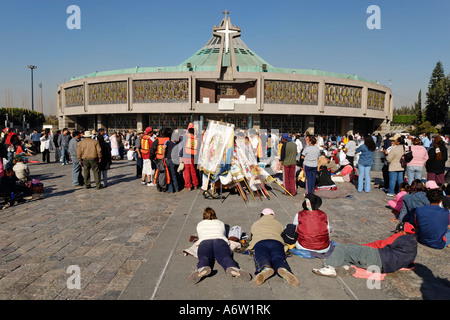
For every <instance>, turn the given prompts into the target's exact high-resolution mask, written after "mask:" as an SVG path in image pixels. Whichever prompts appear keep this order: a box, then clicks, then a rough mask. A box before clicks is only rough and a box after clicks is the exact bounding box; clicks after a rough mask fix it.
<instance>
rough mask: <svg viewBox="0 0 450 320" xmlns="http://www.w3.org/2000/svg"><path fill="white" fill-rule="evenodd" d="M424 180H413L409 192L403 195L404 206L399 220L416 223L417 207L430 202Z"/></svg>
mask: <svg viewBox="0 0 450 320" xmlns="http://www.w3.org/2000/svg"><path fill="white" fill-rule="evenodd" d="M425 192H426V188H425V186H424V184H423V182H422V180H419V179H416V180H413V182H412V183H411V186H410V187H409V190H408V193H407V194H405V195H404V196H403V207H402V209H401V210H400V214H399V216H398V221H399V222H409V223H411V224H412V225H415V217H416V214H415V212H416V208H418V207H422V206H426V205H428V204H430V201H429V200H428V198H427V195H426V193H425Z"/></svg>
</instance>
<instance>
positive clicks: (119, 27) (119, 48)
mask: <svg viewBox="0 0 450 320" xmlns="http://www.w3.org/2000/svg"><path fill="white" fill-rule="evenodd" d="M70 5H77V6H79V7H80V10H81V29H80V30H69V29H68V28H67V27H66V21H67V19H68V18H69V16H70V14H68V13H66V10H67V7H69V6H70ZM370 5H377V6H379V8H380V10H381V29H379V30H369V29H368V28H367V26H366V21H367V19H368V18H369V17H370V15H371V14H368V13H366V10H367V8H368V7H369V6H370ZM225 9H227V10H228V11H229V12H230V17H231V22H232V23H233V24H234V25H237V26H238V27H240V28H241V29H242V39H243V41H244V42H245V43H246V44H247V45H248V46H249V47H250V48H251V49H252V50H253V51H255V52H256V53H257V54H258V55H259V56H261V57H262V58H264V59H265V60H266V61H267V62H268V63H270V64H271V65H273V66H275V67H289V68H298V69H316V70H323V71H329V72H338V73H344V74H358V75H359V76H361V77H362V78H366V79H370V80H375V81H379V82H380V83H381V84H383V85H386V86H390V87H391V89H392V91H393V94H394V105H395V107H400V106H402V105H408V106H409V105H412V104H413V103H414V102H415V101H416V99H417V94H418V92H419V90H420V89H422V103H424V101H425V93H426V91H427V86H428V80H429V77H430V75H431V72H432V70H433V68H434V67H435V65H436V62H437V61H439V60H440V61H441V62H442V63H443V65H444V69H445V73H446V74H449V73H450V22H449V18H448V13H449V12H450V0H429V1H416V0H371V1H366V0H320V1H311V0H310V1H303V0H279V1H273V0H271V1H268V0H238V1H236V0H228V1H218V0H190V1H189V0H184V1H182V0H166V1H153V0H127V1H116V0H108V1H106V0H71V1H66V0H40V1H37V0H33V1H32V0H14V1H12V0H0V48H1V50H0V106H4V105H5V90H6V92H7V94H8V93H9V92H11V94H12V95H13V102H14V105H15V106H17V107H21V106H22V100H23V96H24V95H28V98H29V99H30V97H31V88H30V86H31V84H30V82H31V81H30V70H29V69H27V67H26V66H27V65H29V64H34V65H37V66H38V69H37V70H35V72H34V83H35V99H40V91H39V90H40V89H39V88H38V84H39V83H42V86H43V102H44V112H45V113H49V108H48V105H49V103H50V101H51V100H53V103H54V100H55V93H56V89H57V85H58V84H60V83H63V82H65V81H69V80H70V78H71V77H73V76H79V75H83V74H87V73H90V72H93V71H106V70H115V69H123V68H131V67H136V66H140V67H159V66H174V65H178V64H180V63H181V62H183V61H184V60H185V59H187V58H188V57H189V56H190V55H192V54H193V53H195V52H196V51H197V50H198V49H200V48H201V47H202V46H203V45H204V44H205V43H206V42H207V41H208V40H209V39H210V37H211V35H212V27H213V26H214V25H218V24H219V23H220V21H221V19H222V18H223V14H222V12H223V11H224V10H225ZM35 106H36V103H35Z"/></svg>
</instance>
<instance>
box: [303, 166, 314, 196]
mask: <svg viewBox="0 0 450 320" xmlns="http://www.w3.org/2000/svg"><path fill="white" fill-rule="evenodd" d="M304 170H305V178H306V194H309V193H314V191H315V188H316V175H317V166H316V167H308V166H304Z"/></svg>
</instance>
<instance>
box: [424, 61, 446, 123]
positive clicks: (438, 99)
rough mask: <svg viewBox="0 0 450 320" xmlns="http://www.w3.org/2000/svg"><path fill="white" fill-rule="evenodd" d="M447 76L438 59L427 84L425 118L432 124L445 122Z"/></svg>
mask: <svg viewBox="0 0 450 320" xmlns="http://www.w3.org/2000/svg"><path fill="white" fill-rule="evenodd" d="M449 88H450V83H449V78H448V77H446V76H445V73H444V67H443V66H442V63H441V62H440V61H438V62H437V63H436V67H435V68H434V70H433V73H432V74H431V77H430V81H429V84H428V92H427V101H426V107H425V120H426V121H429V122H430V123H431V124H432V125H433V126H435V125H437V124H441V123H444V124H445V123H446V122H447V119H448V107H449V97H448V96H449V91H448V90H449Z"/></svg>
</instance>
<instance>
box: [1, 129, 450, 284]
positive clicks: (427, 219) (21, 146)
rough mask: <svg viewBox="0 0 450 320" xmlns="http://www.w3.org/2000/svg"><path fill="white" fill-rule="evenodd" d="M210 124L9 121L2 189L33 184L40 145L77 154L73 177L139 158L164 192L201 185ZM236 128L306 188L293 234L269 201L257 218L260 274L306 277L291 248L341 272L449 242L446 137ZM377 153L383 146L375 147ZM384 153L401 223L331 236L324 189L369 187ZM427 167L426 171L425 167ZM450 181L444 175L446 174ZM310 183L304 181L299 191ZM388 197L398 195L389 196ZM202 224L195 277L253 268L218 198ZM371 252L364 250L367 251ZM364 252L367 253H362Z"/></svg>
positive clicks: (151, 182) (262, 277) (276, 168)
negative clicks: (291, 259)
mask: <svg viewBox="0 0 450 320" xmlns="http://www.w3.org/2000/svg"><path fill="white" fill-rule="evenodd" d="M203 134H204V131H203V132H196V129H195V127H194V124H192V123H191V124H189V126H188V127H187V129H186V130H172V129H171V128H163V129H160V130H154V129H153V128H152V127H147V128H145V130H143V131H140V132H138V131H131V130H128V131H123V132H111V133H110V134H108V133H107V132H106V131H105V129H103V128H100V129H99V130H98V131H85V132H79V131H76V130H74V131H69V130H68V128H64V129H63V130H61V131H56V132H55V133H53V132H51V131H48V130H44V131H42V132H40V133H38V132H37V131H34V132H33V133H32V134H31V136H30V139H29V140H27V139H26V137H25V135H23V133H19V134H15V133H13V132H10V131H9V130H8V129H5V130H3V132H2V135H1V138H2V146H3V149H2V155H1V156H2V158H3V159H4V160H3V162H2V163H1V164H0V178H1V180H0V188H1V190H0V193H2V194H9V193H10V192H13V193H14V192H27V191H26V190H28V189H27V188H26V187H25V184H26V183H27V182H29V181H30V180H31V174H30V169H29V167H28V166H27V157H30V156H34V155H37V154H42V162H44V163H49V162H51V160H50V154H51V151H52V150H54V162H60V163H61V165H63V166H64V165H69V164H70V163H72V185H73V186H74V187H84V188H91V173H92V176H93V178H94V181H95V187H96V188H97V189H102V188H104V187H107V186H108V174H107V172H108V171H109V170H110V169H111V167H112V163H113V161H119V160H124V159H126V160H128V161H135V162H136V178H137V179H138V180H139V181H140V182H141V184H142V185H143V186H148V187H155V188H156V189H157V190H158V191H160V192H168V193H174V192H180V191H182V190H188V191H189V190H196V189H199V188H200V187H202V182H201V181H202V172H201V171H199V168H198V166H197V160H198V155H199V151H200V146H201V143H202V137H203ZM236 138H238V139H244V141H245V145H246V146H247V148H248V149H247V150H248V152H251V153H252V156H254V158H255V159H257V162H258V163H259V164H260V165H262V166H263V167H264V168H266V170H269V168H270V169H272V171H273V172H271V174H272V175H273V176H274V177H276V178H277V179H279V181H281V183H282V186H283V188H284V190H285V191H286V192H285V194H286V195H289V196H297V195H298V194H302V196H303V195H304V197H305V199H304V201H303V210H301V211H300V212H298V213H297V214H296V216H295V219H294V221H293V223H292V224H291V225H292V226H293V227H292V228H290V230H291V232H293V233H292V234H291V235H290V237H289V238H290V239H294V241H292V242H290V243H287V241H286V237H284V236H283V233H286V230H287V229H288V228H287V226H282V225H281V223H280V222H279V221H278V220H277V219H276V218H275V212H274V211H273V210H271V209H270V208H266V209H264V210H263V211H262V212H261V215H260V219H259V220H258V221H256V222H255V223H254V224H253V225H252V227H251V241H250V245H249V250H252V251H253V252H254V260H255V274H256V276H255V277H254V280H253V281H254V283H255V284H256V285H261V284H262V283H264V282H265V281H266V280H267V279H268V278H270V277H271V276H272V275H274V274H278V275H280V276H281V277H283V278H284V279H286V281H287V282H288V283H289V284H291V285H293V286H298V285H299V281H298V279H297V278H296V276H295V275H294V273H293V272H292V270H291V268H290V267H289V264H288V263H287V261H286V255H285V253H286V250H287V248H289V247H290V248H291V249H296V250H306V251H308V252H310V253H312V254H315V255H319V256H320V257H326V259H325V260H324V261H325V266H324V267H323V268H320V269H313V272H314V273H315V274H318V275H324V276H330V277H334V276H336V275H337V274H339V273H340V272H341V273H344V274H346V273H349V272H352V269H351V268H350V267H349V265H355V266H359V267H362V268H367V267H368V266H369V265H375V266H378V267H379V268H380V270H382V271H383V272H394V271H396V270H399V269H400V268H407V267H409V266H411V264H412V263H413V261H414V259H415V256H416V254H417V242H418V243H421V244H423V245H425V246H429V247H432V248H435V249H443V248H445V247H446V246H448V245H449V241H450V232H449V229H448V228H449V225H450V221H449V209H450V184H449V183H448V181H447V180H446V162H447V160H448V144H449V137H448V136H443V135H439V134H437V135H435V136H434V137H430V136H429V135H427V134H423V135H420V136H412V135H409V134H406V135H402V134H386V135H385V136H384V137H383V136H381V135H380V134H379V133H378V134H376V135H375V134H372V135H359V134H358V133H355V134H349V135H344V136H340V135H333V134H330V135H328V136H322V135H312V134H309V133H308V132H307V133H306V134H290V133H282V134H277V133H274V132H271V133H269V134H267V133H265V132H261V133H259V134H258V132H256V130H253V129H250V130H236ZM377 153H378V154H377ZM376 154H377V157H378V158H379V160H380V161H383V162H384V163H382V165H383V166H382V169H381V171H382V174H383V182H382V183H379V184H378V187H379V188H381V189H382V190H383V191H384V192H385V193H386V196H387V204H388V206H389V207H391V208H392V210H393V212H394V213H395V214H396V216H395V219H394V220H395V221H396V222H397V223H398V227H397V230H396V233H395V234H394V235H393V236H391V237H389V238H388V239H384V240H379V241H376V242H374V243H370V244H364V245H356V244H338V245H337V246H333V245H332V241H331V227H330V223H329V221H328V217H327V215H326V213H325V212H323V211H322V210H320V206H321V204H322V199H321V198H320V197H319V196H317V195H316V194H315V193H316V191H317V190H318V189H319V190H320V189H323V188H325V189H329V190H334V189H335V188H336V185H338V184H339V183H353V184H354V185H355V188H356V190H357V192H366V193H369V192H371V191H372V184H373V181H372V179H371V174H370V173H371V170H372V166H373V165H374V161H375V155H376ZM425 172H426V174H425ZM446 183H447V184H446ZM302 189H304V191H300V190H302ZM389 198H391V199H389ZM203 216H204V218H203V221H202V222H200V223H199V225H198V227H197V231H198V234H199V239H200V240H199V241H198V259H199V262H198V265H197V270H196V271H195V272H194V273H193V274H192V275H191V276H190V277H189V279H190V281H191V282H193V283H197V282H198V281H200V280H201V279H202V278H204V277H205V276H207V275H208V274H209V273H210V272H211V266H212V263H213V261H214V260H217V261H218V262H219V264H220V265H222V266H223V268H224V270H225V271H226V273H227V274H229V275H230V276H232V277H240V278H241V279H244V280H250V278H251V276H250V275H249V273H248V272H246V271H244V270H242V269H240V268H239V266H238V265H237V263H236V261H234V260H233V258H232V256H231V255H230V250H229V239H228V238H227V236H226V234H225V229H224V223H223V222H222V221H220V220H218V218H217V216H216V214H215V212H214V210H213V209H212V208H206V209H205V211H204V215H203ZM361 257H364V259H361ZM361 261H366V263H362V262H361Z"/></svg>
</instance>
